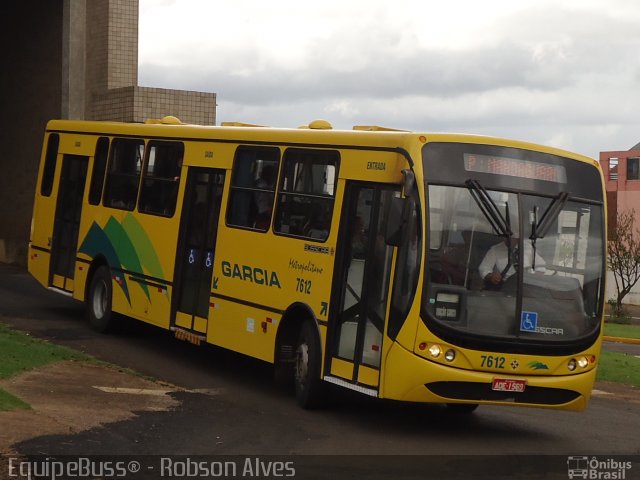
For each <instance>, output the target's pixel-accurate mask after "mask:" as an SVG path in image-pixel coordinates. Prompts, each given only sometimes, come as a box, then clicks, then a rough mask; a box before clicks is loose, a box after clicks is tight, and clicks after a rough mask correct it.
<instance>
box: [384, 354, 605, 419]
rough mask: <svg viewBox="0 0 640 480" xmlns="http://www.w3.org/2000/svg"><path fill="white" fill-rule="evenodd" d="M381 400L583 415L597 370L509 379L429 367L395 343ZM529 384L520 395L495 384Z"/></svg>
mask: <svg viewBox="0 0 640 480" xmlns="http://www.w3.org/2000/svg"><path fill="white" fill-rule="evenodd" d="M385 372H386V373H385V378H384V383H383V388H382V389H381V392H380V393H381V395H380V396H381V397H382V398H387V399H393V400H401V401H408V402H420V403H470V404H486V405H512V406H529V407H541V408H554V409H560V410H573V411H582V410H584V409H585V408H586V407H587V404H588V401H589V397H590V396H591V389H592V387H593V383H594V381H595V376H596V369H595V368H593V369H591V370H588V371H586V372H584V373H579V374H574V375H553V376H552V375H548V376H544V375H530V376H525V375H509V374H508V372H505V373H504V374H503V373H493V372H478V371H473V370H463V369H459V368H453V367H450V366H446V365H442V364H439V363H435V362H430V361H429V360H426V359H425V358H422V357H419V356H418V355H415V354H414V353H412V352H410V351H408V350H406V349H404V348H403V347H402V346H400V345H399V344H397V343H395V344H394V345H393V347H392V348H391V350H390V352H389V355H388V357H387V361H386V366H385ZM499 379H507V380H516V381H518V382H520V383H522V381H524V382H526V386H525V388H524V390H523V391H521V392H514V391H502V390H495V389H494V380H499Z"/></svg>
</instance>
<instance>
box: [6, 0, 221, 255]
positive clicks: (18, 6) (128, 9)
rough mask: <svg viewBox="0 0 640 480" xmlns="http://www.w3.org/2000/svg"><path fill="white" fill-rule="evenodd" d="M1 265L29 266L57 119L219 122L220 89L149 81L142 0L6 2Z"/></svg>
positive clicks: (37, 0) (21, 0)
mask: <svg viewBox="0 0 640 480" xmlns="http://www.w3.org/2000/svg"><path fill="white" fill-rule="evenodd" d="M1 5H2V6H1V7H0V16H1V18H2V19H3V28H2V29H0V41H1V45H2V47H0V48H2V49H3V52H2V53H3V57H2V58H3V65H4V67H3V72H2V75H0V92H1V95H2V97H0V100H2V108H3V114H2V115H1V116H0V122H1V123H0V141H1V142H2V145H3V148H2V152H1V153H0V262H17V263H20V264H26V251H27V245H28V241H29V231H30V225H31V210H32V208H33V196H34V191H35V182H36V177H37V171H38V165H39V161H40V154H41V149H42V139H43V134H44V129H45V126H46V123H47V121H48V120H50V119H53V118H73V119H83V118H84V119H91V120H114V121H124V122H142V121H144V120H145V119H146V118H149V117H152V118H161V117H163V116H165V115H174V116H177V117H178V118H180V119H181V120H182V121H183V122H185V123H196V124H207V125H212V124H215V121H216V116H215V108H216V95H215V93H204V92H188V91H182V90H166V89H157V88H149V87H140V86H138V85H137V82H138V20H139V13H138V11H139V8H138V1H137V0H56V1H41V0H20V1H13V2H12V1H10V2H2V3H1Z"/></svg>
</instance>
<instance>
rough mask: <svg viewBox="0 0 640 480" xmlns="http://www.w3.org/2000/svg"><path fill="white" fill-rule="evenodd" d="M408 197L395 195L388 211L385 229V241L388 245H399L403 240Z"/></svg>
mask: <svg viewBox="0 0 640 480" xmlns="http://www.w3.org/2000/svg"><path fill="white" fill-rule="evenodd" d="M406 203H407V199H406V198H400V197H393V198H392V199H391V204H390V205H389V211H388V213H387V215H388V217H387V221H386V225H385V231H384V241H385V242H386V244H387V245H391V246H394V247H399V246H400V242H401V241H402V229H403V227H404V224H405V218H404V212H405V205H406Z"/></svg>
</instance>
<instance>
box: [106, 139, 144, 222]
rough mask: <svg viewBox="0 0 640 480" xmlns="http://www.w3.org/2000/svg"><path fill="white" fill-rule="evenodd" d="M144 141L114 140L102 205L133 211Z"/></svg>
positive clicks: (136, 196)
mask: <svg viewBox="0 0 640 480" xmlns="http://www.w3.org/2000/svg"><path fill="white" fill-rule="evenodd" d="M143 155H144V141H142V140H135V139H131V138H114V139H113V142H112V144H111V154H110V158H109V168H108V170H109V173H108V174H107V183H106V186H105V194H104V205H105V206H107V207H113V208H120V209H123V210H133V209H134V208H135V206H136V199H137V198H138V187H139V184H140V173H141V172H142V158H143Z"/></svg>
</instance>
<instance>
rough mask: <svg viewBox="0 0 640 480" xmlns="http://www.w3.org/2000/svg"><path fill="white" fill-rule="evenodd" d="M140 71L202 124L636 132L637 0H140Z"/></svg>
mask: <svg viewBox="0 0 640 480" xmlns="http://www.w3.org/2000/svg"><path fill="white" fill-rule="evenodd" d="M139 35H140V38H139V84H140V85H142V86H147V87H160V88H172V89H181V90H196V91H203V92H216V93H217V103H218V108H217V123H218V124H219V123H220V122H224V121H240V122H247V123H257V124H261V125H269V126H274V127H297V126H299V125H303V124H308V123H309V122H310V121H312V120H314V119H319V118H322V119H326V120H328V121H330V122H331V123H332V125H333V127H334V128H341V129H351V128H352V126H353V125H382V126H385V127H392V128H399V129H406V130H412V131H420V132H460V133H475V134H482V135H491V136H498V137H506V138H514V139H518V140H525V141H531V142H535V143H541V144H544V145H549V146H553V147H559V148H563V149H567V150H571V151H575V152H578V153H582V154H585V155H588V156H591V157H595V158H597V157H598V155H599V152H601V151H610V150H628V149H630V148H631V147H633V146H634V145H636V144H637V143H638V142H640V2H638V1H637V0H446V1H433V0H417V1H414V0H393V1H391V0H387V1H383V0H366V1H364V0H323V1H319V2H307V1H303V0H297V1H291V0H271V1H265V0H262V1H261V0H233V1H220V0H218V1H215V0H214V1H211V0H140V24H139Z"/></svg>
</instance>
